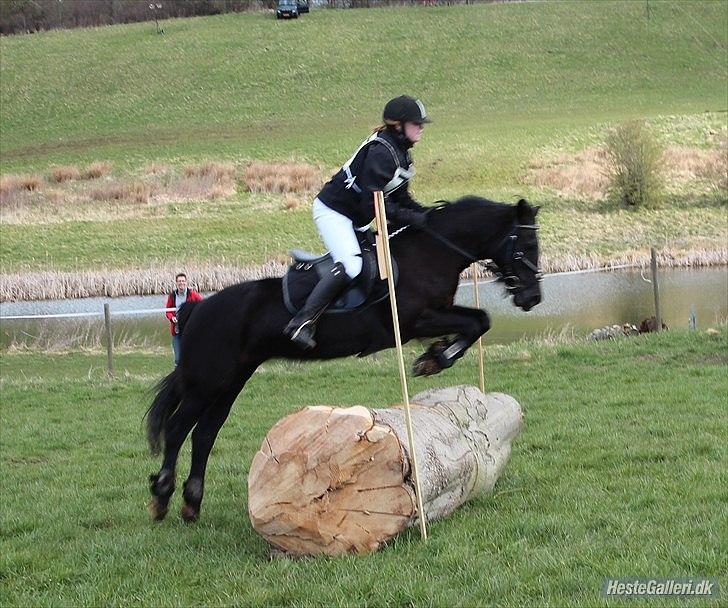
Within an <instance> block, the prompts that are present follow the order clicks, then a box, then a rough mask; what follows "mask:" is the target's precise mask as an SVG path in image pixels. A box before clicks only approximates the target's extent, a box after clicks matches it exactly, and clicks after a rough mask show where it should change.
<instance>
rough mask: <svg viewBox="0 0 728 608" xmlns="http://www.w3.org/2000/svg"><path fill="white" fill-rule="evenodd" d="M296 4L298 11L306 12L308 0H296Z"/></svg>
mask: <svg viewBox="0 0 728 608" xmlns="http://www.w3.org/2000/svg"><path fill="white" fill-rule="evenodd" d="M296 4H297V5H298V12H299V13H307V12H308V0H296Z"/></svg>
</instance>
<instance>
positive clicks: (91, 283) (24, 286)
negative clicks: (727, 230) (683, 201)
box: [0, 248, 728, 302]
mask: <svg viewBox="0 0 728 608" xmlns="http://www.w3.org/2000/svg"><path fill="white" fill-rule="evenodd" d="M657 260H658V264H659V265H660V266H661V267H663V268H691V267H693V268H697V267H711V266H728V248H723V249H718V250H704V251H702V250H701V251H682V250H678V249H670V248H666V249H662V250H660V251H659V253H658V256H657ZM625 264H629V265H633V266H635V267H642V268H647V267H649V264H650V257H649V252H647V251H628V252H625V253H623V254H621V255H617V256H606V255H597V254H594V255H584V256H561V257H554V256H548V255H543V256H542V257H541V269H542V271H543V272H545V273H554V272H570V271H576V270H592V269H597V268H604V267H610V266H611V267H613V266H622V265H625ZM287 266H288V261H287V259H285V256H280V257H279V258H277V259H273V260H270V261H268V262H266V263H265V264H261V265H255V266H246V267H236V266H228V265H224V264H196V265H189V264H188V265H186V266H185V268H184V271H185V272H186V273H187V276H188V278H189V281H190V284H191V286H193V287H194V288H195V289H197V290H198V291H202V292H215V291H219V290H221V289H224V288H225V287H229V286H230V285H234V284H236V283H241V282H244V281H253V280H258V279H264V278H272V277H280V276H283V274H284V273H285V271H286V269H287ZM179 270H180V269H179V268H178V267H177V266H172V265H169V264H162V265H158V266H154V267H150V268H144V269H140V268H136V269H101V270H93V271H77V272H69V271H59V270H48V271H42V272H22V273H10V274H3V275H2V276H0V302H15V301H21V300H25V301H27V300H59V299H64V298H90V297H109V298H114V297H120V296H132V295H139V296H143V295H155V294H164V293H167V292H168V291H170V289H172V278H171V277H174V275H175V274H176V273H177V272H179ZM479 276H490V275H489V274H488V273H486V272H484V271H483V270H482V269H481V270H480V275H479ZM462 278H463V279H464V280H467V279H471V278H472V275H471V270H470V268H468V269H466V270H465V272H464V273H463V275H462Z"/></svg>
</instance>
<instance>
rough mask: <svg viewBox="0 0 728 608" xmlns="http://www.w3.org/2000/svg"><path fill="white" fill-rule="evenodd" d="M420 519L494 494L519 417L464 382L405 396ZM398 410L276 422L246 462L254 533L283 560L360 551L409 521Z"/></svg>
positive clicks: (343, 411) (321, 413) (348, 411)
mask: <svg viewBox="0 0 728 608" xmlns="http://www.w3.org/2000/svg"><path fill="white" fill-rule="evenodd" d="M411 405H412V410H411V413H412V423H413V426H414V427H415V428H416V430H417V432H416V434H415V449H416V450H417V453H418V455H419V458H420V463H419V471H420V485H421V490H422V502H423V509H424V513H425V516H426V518H427V520H428V521H432V520H436V519H439V518H441V517H445V516H446V515H448V514H450V513H452V512H453V511H454V510H455V509H456V508H457V507H458V506H460V505H461V504H463V503H464V502H465V501H466V500H469V499H471V498H473V497H475V496H478V495H483V494H486V493H488V492H490V491H491V490H492V489H493V486H494V485H495V483H496V481H497V479H498V477H499V476H500V475H501V473H502V472H503V469H504V468H505V465H506V462H507V461H508V457H509V455H510V451H511V442H512V440H513V439H514V438H515V437H516V436H517V435H518V433H519V432H520V429H521V426H522V422H523V416H522V412H521V408H520V406H519V405H518V403H517V402H516V401H515V400H514V399H513V398H512V397H509V396H508V395H504V394H501V393H489V394H487V395H484V394H483V393H481V392H480V391H479V390H478V389H477V388H475V387H471V386H456V387H450V388H441V389H432V390H429V391H425V392H423V393H419V394H418V395H415V396H414V397H413V398H412V400H411ZM407 446H408V442H407V430H406V421H405V416H404V410H403V409H402V408H397V407H394V408H387V409H368V408H365V407H362V406H355V407H350V408H338V407H329V406H312V407H307V408H305V409H303V410H301V411H299V412H297V413H295V414H291V415H290V416H286V417H285V418H283V419H281V420H279V421H278V422H277V423H276V424H275V425H274V426H273V428H271V430H270V431H269V432H268V434H267V436H266V438H265V440H264V441H263V444H262V445H261V447H260V450H259V451H258V452H257V453H256V455H255V457H254V458H253V462H252V464H251V468H250V474H249V476H248V511H249V514H250V520H251V522H252V524H253V527H254V528H255V529H256V530H257V531H258V532H259V533H260V534H261V535H262V536H263V537H265V538H266V539H267V540H268V541H269V542H270V543H271V544H272V545H273V546H274V547H276V548H277V549H280V550H282V551H284V552H286V553H289V554H292V555H320V554H324V555H341V554H346V553H368V552H370V551H374V550H376V549H377V548H378V547H380V546H381V544H382V543H384V542H386V541H387V540H389V539H391V538H392V537H394V536H395V535H396V534H398V533H400V532H401V531H402V530H404V529H405V528H407V527H409V526H413V525H416V524H417V523H418V519H419V518H418V514H417V502H416V500H415V491H414V487H413V481H412V477H411V474H410V473H411V468H410V458H409V454H408V447H407Z"/></svg>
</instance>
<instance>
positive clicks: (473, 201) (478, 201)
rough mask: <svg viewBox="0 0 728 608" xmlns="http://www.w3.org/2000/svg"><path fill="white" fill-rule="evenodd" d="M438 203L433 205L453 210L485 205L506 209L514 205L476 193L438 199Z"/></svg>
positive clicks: (437, 207) (440, 208)
mask: <svg viewBox="0 0 728 608" xmlns="http://www.w3.org/2000/svg"><path fill="white" fill-rule="evenodd" d="M436 202H437V203H439V204H437V205H435V206H434V207H432V208H433V209H438V210H442V211H445V210H452V211H456V210H457V211H465V210H468V209H475V208H483V207H491V208H492V209H493V210H496V209H506V208H509V207H512V205H509V204H508V203H499V202H497V201H492V200H490V199H488V198H484V197H482V196H475V195H474V194H468V195H467V196H463V197H461V198H459V199H457V200H455V201H445V200H441V201H436Z"/></svg>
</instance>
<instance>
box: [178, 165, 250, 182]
mask: <svg viewBox="0 0 728 608" xmlns="http://www.w3.org/2000/svg"><path fill="white" fill-rule="evenodd" d="M236 173H237V170H236V168H235V165H234V164H233V163H218V162H207V163H204V164H202V165H187V166H186V167H185V168H184V175H185V177H212V178H213V180H214V181H221V180H224V179H227V180H234V179H235V175H236Z"/></svg>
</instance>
